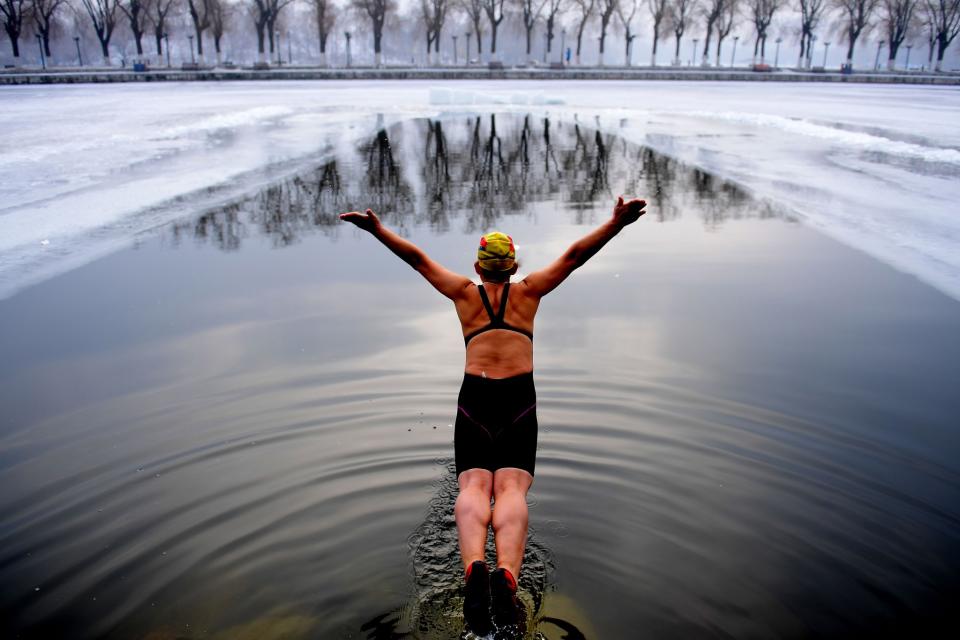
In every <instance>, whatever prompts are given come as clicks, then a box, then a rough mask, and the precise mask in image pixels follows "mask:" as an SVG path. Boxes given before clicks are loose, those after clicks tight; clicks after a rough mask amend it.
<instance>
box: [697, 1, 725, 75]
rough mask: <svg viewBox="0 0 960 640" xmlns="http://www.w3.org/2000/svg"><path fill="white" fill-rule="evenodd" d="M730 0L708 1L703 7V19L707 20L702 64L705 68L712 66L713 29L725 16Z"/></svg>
mask: <svg viewBox="0 0 960 640" xmlns="http://www.w3.org/2000/svg"><path fill="white" fill-rule="evenodd" d="M728 1H729V0H706V5H704V7H703V17H704V18H705V19H706V21H707V24H706V27H707V28H706V29H704V31H705V36H704V41H703V56H702V58H701V62H700V64H701V65H702V66H704V67H709V66H710V38H711V37H712V36H713V27H714V26H715V25H716V24H717V20H719V19H720V16H721V15H723V11H724V7H725V6H726V3H727V2H728Z"/></svg>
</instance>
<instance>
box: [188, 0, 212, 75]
mask: <svg viewBox="0 0 960 640" xmlns="http://www.w3.org/2000/svg"><path fill="white" fill-rule="evenodd" d="M211 2H212V0H187V10H188V11H189V13H190V20H191V21H192V22H193V30H194V31H195V32H196V34H197V59H198V60H199V61H200V64H201V66H202V65H203V32H204V31H206V30H207V29H209V28H210V13H211V9H210V4H211ZM191 53H192V52H191Z"/></svg>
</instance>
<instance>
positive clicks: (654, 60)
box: [650, 29, 660, 67]
mask: <svg viewBox="0 0 960 640" xmlns="http://www.w3.org/2000/svg"><path fill="white" fill-rule="evenodd" d="M659 39H660V34H659V33H657V29H654V30H653V52H652V53H651V54H650V66H651V67H655V66H657V40H659Z"/></svg>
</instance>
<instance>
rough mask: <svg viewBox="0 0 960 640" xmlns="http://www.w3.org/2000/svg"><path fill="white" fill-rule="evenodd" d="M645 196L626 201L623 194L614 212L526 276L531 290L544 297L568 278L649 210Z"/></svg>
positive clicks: (525, 279) (525, 280)
mask: <svg viewBox="0 0 960 640" xmlns="http://www.w3.org/2000/svg"><path fill="white" fill-rule="evenodd" d="M646 206H647V203H646V201H644V200H630V201H629V202H624V201H623V196H620V198H619V199H618V200H617V204H616V205H615V206H614V207H613V216H612V217H611V218H610V219H609V220H607V221H606V222H604V223H603V224H602V225H600V226H599V227H597V228H596V229H594V230H593V231H591V232H590V233H588V234H587V235H585V236H584V237H582V238H580V239H579V240H577V241H576V242H574V243H573V244H572V245H570V248H569V249H567V250H566V251H565V252H564V253H563V255H561V256H560V257H559V258H557V259H556V260H554V261H553V263H552V264H550V265H548V266H547V267H545V268H543V269H541V270H539V271H535V272H533V273H531V274H530V275H528V276H527V277H526V278H524V280H523V281H524V282H525V283H526V284H527V286H528V287H529V291H531V292H532V293H534V294H536V295H538V296H540V297H543V296H545V295H547V294H548V293H550V292H551V291H553V290H554V289H556V288H557V286H558V285H559V284H560V283H561V282H563V281H564V280H566V279H567V276H569V275H570V274H571V273H573V271H574V269H576V268H577V267H580V266H582V265H583V263H585V262H586V261H587V260H589V259H590V258H592V257H593V255H594V254H595V253H597V251H600V249H601V248H603V245H605V244H607V243H608V242H609V241H610V239H611V238H613V236H615V235H617V234H618V233H620V231H622V230H623V228H624V227H625V226H627V225H628V224H632V223H634V222H636V221H637V220H638V219H639V218H640V216H642V215H643V214H644V213H646V211H644V207H646Z"/></svg>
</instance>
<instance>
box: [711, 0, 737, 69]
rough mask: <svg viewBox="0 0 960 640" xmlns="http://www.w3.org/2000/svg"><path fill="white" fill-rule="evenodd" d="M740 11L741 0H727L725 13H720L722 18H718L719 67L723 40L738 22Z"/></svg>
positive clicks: (717, 64)
mask: <svg viewBox="0 0 960 640" xmlns="http://www.w3.org/2000/svg"><path fill="white" fill-rule="evenodd" d="M739 11H740V2H739V0H727V4H726V6H725V7H724V10H723V13H722V14H720V18H719V19H718V20H717V59H716V63H715V64H716V66H718V67H719V66H720V49H721V48H722V47H723V41H724V40H725V39H726V37H727V36H729V35H730V32H731V31H733V26H734V25H735V24H736V22H737V14H738V13H739Z"/></svg>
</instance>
